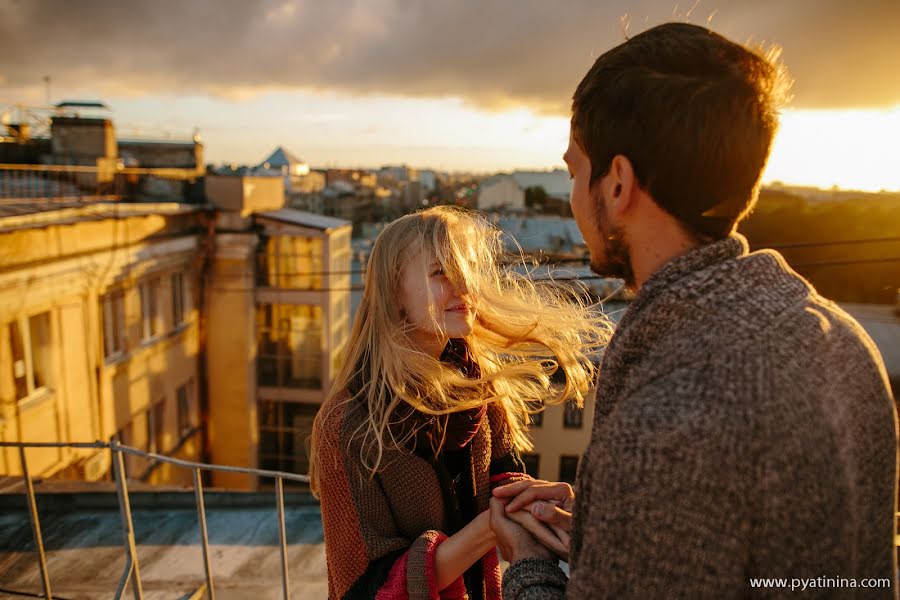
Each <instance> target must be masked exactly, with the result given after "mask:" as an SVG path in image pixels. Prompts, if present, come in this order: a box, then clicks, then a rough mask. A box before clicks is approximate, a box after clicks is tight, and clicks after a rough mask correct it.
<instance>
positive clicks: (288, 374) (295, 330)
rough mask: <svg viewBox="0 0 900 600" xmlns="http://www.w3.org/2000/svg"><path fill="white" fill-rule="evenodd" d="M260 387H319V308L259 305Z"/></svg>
mask: <svg viewBox="0 0 900 600" xmlns="http://www.w3.org/2000/svg"><path fill="white" fill-rule="evenodd" d="M256 366H257V379H258V384H259V385H260V386H273V387H289V388H305V389H319V388H321V387H322V375H321V373H322V307H321V306H317V305H310V304H262V305H260V306H259V307H258V310H257V360H256Z"/></svg>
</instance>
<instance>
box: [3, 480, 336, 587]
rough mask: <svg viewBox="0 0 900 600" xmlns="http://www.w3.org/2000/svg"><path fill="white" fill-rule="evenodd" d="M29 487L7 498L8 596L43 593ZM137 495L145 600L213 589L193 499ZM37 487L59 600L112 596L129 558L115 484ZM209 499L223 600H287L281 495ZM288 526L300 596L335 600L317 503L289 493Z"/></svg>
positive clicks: (209, 494)
mask: <svg viewBox="0 0 900 600" xmlns="http://www.w3.org/2000/svg"><path fill="white" fill-rule="evenodd" d="M22 487H23V486H22V485H21V483H20V484H19V485H18V487H15V486H13V488H12V489H9V488H7V489H6V490H4V492H5V493H0V531H3V535H2V536H0V596H3V593H4V591H5V590H8V591H16V592H27V593H31V594H39V593H41V591H42V587H41V574H40V569H39V561H38V556H37V554H36V553H35V551H34V549H35V547H34V537H33V533H32V529H31V524H30V521H29V517H28V505H27V503H26V501H25V497H24V496H23V495H22V489H21V488H22ZM130 487H131V491H130V492H129V496H130V500H131V509H132V519H133V522H134V531H135V542H136V545H137V555H138V562H139V565H140V577H141V583H142V587H143V591H144V598H146V599H147V600H154V599H160V600H162V599H163V598H165V599H172V598H188V597H190V596H191V595H192V594H193V593H194V592H196V591H197V590H198V589H200V588H201V586H203V585H204V582H205V574H204V565H203V554H202V547H201V537H200V529H199V525H198V516H197V509H196V507H195V504H194V493H193V492H192V491H185V490H180V489H167V490H159V488H154V489H155V490H156V491H149V488H150V486H146V487H145V488H138V487H136V485H135V484H130ZM35 488H36V493H37V506H38V511H39V513H40V525H41V532H42V536H43V544H44V550H45V552H46V556H47V571H48V574H49V578H50V582H51V586H52V587H51V589H52V592H53V596H54V598H83V599H94V598H96V599H100V598H103V599H106V598H111V597H113V595H114V592H115V590H116V587H117V585H118V584H119V580H120V578H121V576H122V572H123V570H124V568H125V555H126V551H125V549H124V546H123V534H122V517H121V516H120V513H119V506H118V500H117V496H116V490H115V484H114V483H100V484H86V483H81V482H78V483H76V484H74V485H73V484H72V483H68V484H65V483H63V484H52V483H50V482H46V483H42V484H36V485H35ZM141 490H143V491H141ZM15 492H18V493H15ZM204 497H205V506H206V520H207V529H208V532H209V544H210V545H209V551H210V561H211V563H212V574H213V582H214V587H215V592H216V597H217V598H219V599H225V600H228V599H238V598H254V599H256V600H263V599H268V598H272V599H274V598H282V597H283V596H282V590H281V586H282V575H281V555H280V550H279V532H278V527H279V525H278V519H277V512H276V501H275V497H274V494H265V493H243V492H224V491H216V490H205V491H204ZM284 518H285V531H286V544H287V556H288V565H289V582H290V585H289V587H290V591H291V597H293V598H321V597H325V596H327V586H328V583H327V575H326V567H325V548H324V544H323V537H322V519H321V513H320V511H319V506H318V504H316V503H315V501H314V500H313V499H312V497H311V496H309V495H308V494H303V493H286V494H285V516H284ZM4 597H5V596H4Z"/></svg>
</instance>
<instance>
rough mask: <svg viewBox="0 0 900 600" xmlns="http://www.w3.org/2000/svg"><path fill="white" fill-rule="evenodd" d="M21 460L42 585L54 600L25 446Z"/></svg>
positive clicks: (49, 599) (47, 595) (47, 596)
mask: <svg viewBox="0 0 900 600" xmlns="http://www.w3.org/2000/svg"><path fill="white" fill-rule="evenodd" d="M19 460H20V461H21V462H22V476H23V477H24V478H25V490H26V492H27V494H28V515H29V516H30V517H31V531H32V533H33V534H34V545H35V548H36V550H37V553H38V559H39V561H40V566H41V583H42V584H43V586H44V596H45V597H46V598H48V600H52V598H53V595H52V594H51V593H50V575H49V574H48V573H47V557H46V556H45V555H44V539H43V537H42V536H41V522H40V520H39V519H38V512H37V502H36V501H35V498H34V484H33V483H32V481H31V475H29V474H28V463H27V461H26V460H25V447H24V446H19Z"/></svg>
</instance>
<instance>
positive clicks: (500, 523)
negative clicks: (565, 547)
mask: <svg viewBox="0 0 900 600" xmlns="http://www.w3.org/2000/svg"><path fill="white" fill-rule="evenodd" d="M505 503H506V502H505V501H504V500H501V499H499V498H491V507H490V519H491V521H490V525H491V529H492V530H493V531H494V535H495V536H496V537H497V547H498V548H500V554H501V555H502V556H503V558H504V559H506V560H507V561H509V562H510V563H513V562H516V561H518V560H523V559H525V558H543V559H548V560H553V559H554V556H553V553H552V552H551V551H550V550H549V549H547V548H546V547H544V545H543V544H541V543H540V542H538V541H536V540H535V539H534V538H533V537H532V536H531V534H530V533H528V531H526V530H525V529H524V528H522V526H520V525H519V524H517V523H515V522H514V521H513V520H512V519H511V518H510V517H509V516H507V514H506V510H505V508H504V504H505ZM535 524H536V525H539V526H541V527H543V525H541V524H540V523H535Z"/></svg>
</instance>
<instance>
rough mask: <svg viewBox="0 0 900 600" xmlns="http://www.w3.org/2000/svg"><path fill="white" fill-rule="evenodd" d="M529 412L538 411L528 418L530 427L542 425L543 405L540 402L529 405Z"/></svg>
mask: <svg viewBox="0 0 900 600" xmlns="http://www.w3.org/2000/svg"><path fill="white" fill-rule="evenodd" d="M530 410H535V411H540V412H533V413H531V415H530V418H531V426H532V427H541V426H542V425H543V424H544V406H543V404H542V403H541V402H535V403H534V404H532V405H531V407H530Z"/></svg>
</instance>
